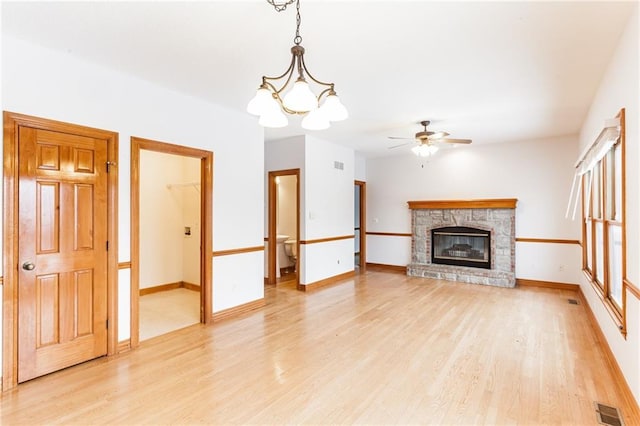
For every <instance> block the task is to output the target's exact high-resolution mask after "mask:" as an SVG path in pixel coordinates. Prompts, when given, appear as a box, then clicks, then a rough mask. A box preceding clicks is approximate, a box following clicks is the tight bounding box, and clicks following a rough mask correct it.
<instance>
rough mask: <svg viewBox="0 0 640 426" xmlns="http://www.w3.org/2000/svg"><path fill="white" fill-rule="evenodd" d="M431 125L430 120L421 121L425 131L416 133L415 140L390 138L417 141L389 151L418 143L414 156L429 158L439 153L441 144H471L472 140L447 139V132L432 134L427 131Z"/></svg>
mask: <svg viewBox="0 0 640 426" xmlns="http://www.w3.org/2000/svg"><path fill="white" fill-rule="evenodd" d="M429 123H431V122H430V121H429V120H424V121H421V122H420V124H421V125H422V126H423V127H424V129H423V130H422V131H420V132H418V133H416V134H415V136H414V138H404V137H395V136H389V139H415V141H412V142H406V143H402V144H400V145H394V146H390V147H389V148H388V149H394V148H399V147H401V146H406V145H411V144H412V143H414V142H416V143H418V145H416V146H414V147H413V148H411V151H413V153H414V154H416V155H418V156H420V157H428V156H430V155H433V154H435V153H436V151H438V145H440V144H465V145H468V144H470V143H471V139H452V138H448V137H447V136H449V133H447V132H432V131H430V130H427V126H428V125H429Z"/></svg>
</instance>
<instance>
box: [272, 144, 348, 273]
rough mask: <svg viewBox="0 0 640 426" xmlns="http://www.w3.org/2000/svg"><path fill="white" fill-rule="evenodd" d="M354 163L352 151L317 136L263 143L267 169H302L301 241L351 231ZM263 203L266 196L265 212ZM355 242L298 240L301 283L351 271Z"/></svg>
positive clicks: (341, 234)
mask: <svg viewBox="0 0 640 426" xmlns="http://www.w3.org/2000/svg"><path fill="white" fill-rule="evenodd" d="M334 161H339V162H342V163H343V164H344V169H343V170H337V169H335V168H334ZM354 163H355V161H354V153H353V150H352V149H349V148H345V147H342V146H340V145H336V144H334V143H332V142H329V141H326V140H323V139H320V138H317V137H315V136H310V135H306V136H298V137H293V138H287V139H282V140H278V141H271V142H268V143H267V144H266V146H265V173H267V172H269V171H275V170H285V169H296V168H298V169H300V236H299V239H300V240H315V239H322V238H332V237H340V236H344V235H353V211H354V206H353V193H354V189H353V186H354V185H353V181H354V173H355V170H354V166H355V165H354ZM267 202H268V200H267V199H266V198H265V206H264V209H265V212H266V211H267ZM265 216H266V214H265ZM266 229H267V228H266V225H265V231H266ZM353 244H354V242H353V238H350V239H345V240H339V241H330V242H326V243H314V244H301V245H300V253H299V256H300V271H299V281H300V283H301V284H303V285H304V284H311V283H314V282H316V281H320V280H323V279H325V278H330V277H333V276H335V275H339V274H342V273H345V272H349V271H352V270H353V269H354V266H353ZM265 275H266V273H265Z"/></svg>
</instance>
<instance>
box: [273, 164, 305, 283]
mask: <svg viewBox="0 0 640 426" xmlns="http://www.w3.org/2000/svg"><path fill="white" fill-rule="evenodd" d="M279 176H295V177H296V228H297V229H296V232H297V234H298V235H297V237H296V240H297V243H296V246H297V250H296V253H298V256H297V257H296V287H297V286H298V284H300V237H301V235H300V169H287V170H276V171H271V172H269V178H268V186H269V191H268V197H269V198H268V200H269V203H268V204H269V211H268V216H269V217H268V221H267V228H268V229H267V233H268V242H269V246H268V250H267V272H268V276H267V284H272V285H274V284H276V281H277V280H276V244H275V242H276V233H277V229H276V228H277V227H278V225H277V223H276V208H277V207H276V205H277V196H278V186H277V185H276V177H279ZM272 242H273V243H272Z"/></svg>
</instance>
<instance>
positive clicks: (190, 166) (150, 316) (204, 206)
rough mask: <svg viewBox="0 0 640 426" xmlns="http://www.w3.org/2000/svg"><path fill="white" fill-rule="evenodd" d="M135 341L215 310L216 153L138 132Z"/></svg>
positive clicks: (134, 158) (204, 318)
mask: <svg viewBox="0 0 640 426" xmlns="http://www.w3.org/2000/svg"><path fill="white" fill-rule="evenodd" d="M131 163H132V164H131V174H132V176H131V185H132V187H131V210H132V211H131V346H132V347H135V346H137V345H138V343H139V342H140V341H142V340H146V339H148V338H151V337H155V336H157V335H161V334H165V333H167V332H170V331H174V330H177V329H180V328H183V327H186V326H188V325H191V324H195V323H200V322H202V323H206V322H208V320H209V318H210V316H211V256H210V254H211V252H212V249H211V227H212V221H211V196H212V194H211V192H212V191H211V188H212V164H213V154H212V153H211V152H208V151H202V150H198V149H194V148H187V147H182V146H177V145H172V144H167V143H163V142H157V141H150V140H146V139H140V138H135V137H134V138H131Z"/></svg>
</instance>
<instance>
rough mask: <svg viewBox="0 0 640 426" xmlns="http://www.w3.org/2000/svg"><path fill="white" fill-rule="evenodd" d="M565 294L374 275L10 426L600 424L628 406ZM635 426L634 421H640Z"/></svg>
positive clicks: (116, 371)
mask: <svg viewBox="0 0 640 426" xmlns="http://www.w3.org/2000/svg"><path fill="white" fill-rule="evenodd" d="M575 297H576V294H575V293H572V292H567V291H559V290H550V289H537V288H524V289H500V288H494V287H485V286H478V285H470V284H457V283H451V282H438V281H432V280H425V279H419V278H409V277H406V276H403V275H399V274H389V273H382V272H371V271H370V272H367V273H366V274H361V275H359V276H357V277H355V278H354V279H351V280H347V281H345V282H344V283H343V284H340V285H336V286H333V287H328V288H325V289H321V290H319V291H317V292H312V293H303V292H298V291H295V290H294V289H292V288H291V286H287V285H282V286H278V287H277V288H274V287H269V288H267V291H266V299H267V306H266V307H265V308H263V309H260V310H258V311H254V312H252V313H247V314H245V315H243V316H242V317H239V318H235V319H230V320H227V321H223V322H220V323H216V324H214V325H212V326H204V325H195V326H192V327H189V328H186V329H183V330H179V331H177V332H175V333H171V334H169V335H164V336H160V337H157V338H154V339H150V340H148V341H146V342H143V343H142V344H141V346H140V348H139V349H137V350H135V351H133V352H129V353H125V354H121V355H118V356H115V357H111V358H108V359H99V360H96V361H92V362H89V363H86V364H83V365H80V366H76V367H73V368H70V369H67V370H64V371H61V372H58V373H55V374H52V375H49V376H46V377H42V378H39V379H36V380H33V381H31V382H28V383H25V384H22V385H20V386H19V387H18V389H17V390H16V391H12V392H9V393H6V394H4V395H3V397H2V400H1V401H0V412H1V414H0V420H1V421H2V424H65V425H66V424H112V425H117V424H287V423H298V424H299V423H307V424H308V423H314V424H329V423H331V424H353V423H359V424H451V425H454V424H455V425H472V424H491V425H493V424H500V425H502V424H527V425H533V424H550V425H556V424H575V425H595V424H597V421H596V416H595V412H594V406H593V402H594V401H599V402H603V403H606V404H610V405H613V406H616V407H620V408H621V409H622V411H623V414H625V415H627V417H625V421H626V424H627V425H635V424H640V421H639V418H638V417H629V415H630V414H631V413H632V411H633V410H632V407H629V406H625V405H624V403H623V396H622V392H621V390H620V389H619V387H618V386H617V385H616V383H614V378H613V374H612V372H611V371H610V369H609V367H608V365H607V362H606V360H605V358H604V356H603V352H602V351H601V349H600V348H599V346H598V345H597V343H596V342H597V341H596V338H595V334H594V332H593V330H592V329H591V327H590V324H589V321H588V318H587V316H586V313H585V310H584V306H582V305H570V304H569V303H567V299H568V298H575ZM634 415H635V414H634Z"/></svg>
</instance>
